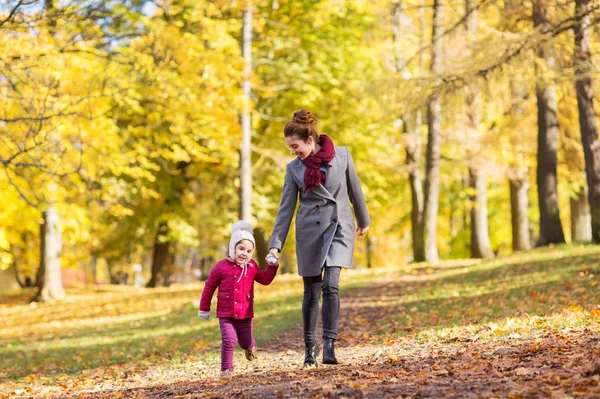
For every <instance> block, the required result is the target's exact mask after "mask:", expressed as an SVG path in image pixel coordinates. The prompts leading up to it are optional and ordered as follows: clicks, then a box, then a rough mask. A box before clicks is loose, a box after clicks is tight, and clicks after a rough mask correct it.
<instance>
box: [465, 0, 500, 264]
mask: <svg viewBox="0 0 600 399" xmlns="http://www.w3.org/2000/svg"><path fill="white" fill-rule="evenodd" d="M465 9H466V13H467V15H465V28H466V31H467V36H468V42H469V46H468V47H469V51H471V48H472V45H471V43H472V42H473V41H474V40H475V37H476V35H477V14H478V13H477V7H476V2H475V0H466V2H465ZM479 102H480V95H479V90H478V88H477V86H475V85H468V86H467V87H466V103H467V117H468V120H469V124H470V128H471V129H472V131H473V132H474V133H475V137H477V142H478V141H479V137H478V136H479V134H478V132H479V119H480V115H479V114H480V112H479ZM477 142H476V143H473V144H475V145H477V144H478V143H477ZM478 158H479V157H478V156H475V157H473V158H472V159H470V160H469V161H470V163H471V165H470V166H469V188H470V192H471V194H470V195H469V197H470V199H471V215H470V216H471V225H470V230H471V245H470V250H471V258H485V259H491V258H493V257H494V252H493V251H492V248H491V244H490V232H489V228H488V220H487V218H488V210H487V191H486V187H485V185H486V181H485V174H484V173H483V172H482V171H481V169H480V167H479V166H475V165H477V164H481V162H482V161H483V160H482V159H478Z"/></svg>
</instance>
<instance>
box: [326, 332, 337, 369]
mask: <svg viewBox="0 0 600 399" xmlns="http://www.w3.org/2000/svg"><path fill="white" fill-rule="evenodd" d="M334 343H335V339H331V338H325V342H324V344H323V364H338V361H337V359H336V358H335V347H334Z"/></svg>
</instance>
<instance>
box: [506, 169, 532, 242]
mask: <svg viewBox="0 0 600 399" xmlns="http://www.w3.org/2000/svg"><path fill="white" fill-rule="evenodd" d="M508 182H509V185H510V213H511V222H512V249H513V251H529V250H530V249H531V240H530V239H529V217H528V216H527V208H528V204H529V194H528V192H529V180H528V179H527V169H518V170H515V171H514V172H513V173H511V174H510V175H509V178H508Z"/></svg>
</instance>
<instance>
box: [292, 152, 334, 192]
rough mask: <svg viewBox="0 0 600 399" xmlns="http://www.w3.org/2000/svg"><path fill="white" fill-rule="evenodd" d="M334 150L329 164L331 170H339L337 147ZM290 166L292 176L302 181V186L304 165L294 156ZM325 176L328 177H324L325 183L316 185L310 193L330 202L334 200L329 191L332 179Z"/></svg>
mask: <svg viewBox="0 0 600 399" xmlns="http://www.w3.org/2000/svg"><path fill="white" fill-rule="evenodd" d="M335 150H336V155H335V157H333V159H332V160H331V163H330V164H331V168H332V169H333V170H339V169H340V160H339V157H338V156H337V151H338V147H336V148H335ZM291 166H292V167H291V171H292V173H293V174H294V176H295V177H296V179H297V180H298V181H301V182H302V187H304V171H305V170H306V166H305V165H304V164H303V163H302V161H301V160H300V159H298V158H296V159H294V160H293V161H292V165H291ZM327 177H328V178H326V179H325V185H324V186H317V187H316V188H315V189H314V190H313V191H312V192H311V193H310V194H314V195H316V196H317V197H320V198H323V199H325V200H328V201H331V202H336V200H335V198H334V197H333V195H332V194H331V192H330V191H329V190H330V189H331V186H332V179H331V178H330V176H327Z"/></svg>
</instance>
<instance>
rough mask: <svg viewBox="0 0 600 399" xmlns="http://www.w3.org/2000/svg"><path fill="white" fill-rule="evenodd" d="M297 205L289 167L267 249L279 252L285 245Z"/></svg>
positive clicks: (295, 189)
mask: <svg viewBox="0 0 600 399" xmlns="http://www.w3.org/2000/svg"><path fill="white" fill-rule="evenodd" d="M297 203H298V185H297V184H296V182H295V181H294V178H293V176H292V172H291V171H290V166H289V164H288V166H287V167H286V170H285V178H284V181H283V190H282V193H281V203H280V204H279V209H278V210H277V217H276V218H275V227H273V233H271V242H270V243H269V248H277V249H278V250H279V251H281V249H282V248H283V244H285V239H286V238H287V235H288V232H289V231H290V225H291V224H292V217H293V216H294V211H295V210H296V204H297Z"/></svg>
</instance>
